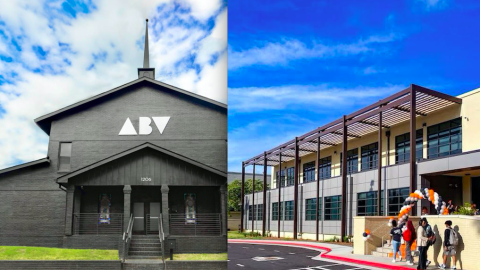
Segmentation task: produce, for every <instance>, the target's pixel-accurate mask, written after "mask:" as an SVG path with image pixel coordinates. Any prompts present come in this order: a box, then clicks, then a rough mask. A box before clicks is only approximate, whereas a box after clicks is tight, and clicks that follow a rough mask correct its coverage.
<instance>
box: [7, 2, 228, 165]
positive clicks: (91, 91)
mask: <svg viewBox="0 0 480 270" xmlns="http://www.w3.org/2000/svg"><path fill="white" fill-rule="evenodd" d="M145 18H149V39H150V42H149V45H150V65H151V66H153V67H155V68H156V76H157V78H156V79H157V80H160V81H163V82H166V83H168V84H172V85H175V86H177V87H180V88H183V89H186V90H188V91H192V92H195V93H198V94H200V95H203V96H206V97H209V98H211V99H215V100H217V101H220V102H223V103H227V91H226V89H227V5H226V1H225V0H202V1H196V0H175V1H169V0H155V1H154V0H143V1H141V0H136V1H130V0H125V1H121V0H116V1H108V0H96V1H88V0H87V1H77V0H66V1H42V0H15V1H11V0H0V153H1V158H0V169H2V168H5V167H9V166H12V165H16V164H19V163H23V162H28V161H32V160H35V159H39V158H43V157H45V156H46V154H47V146H48V137H47V135H46V134H44V133H43V131H41V130H40V128H38V127H37V126H36V125H35V123H34V122H33V119H35V118H36V117H39V116H41V115H44V114H46V113H49V112H52V111H55V110H57V109H59V108H62V107H64V106H67V105H70V104H72V103H74V102H76V101H79V100H82V99H85V98H88V97H90V96H92V95H96V94H99V93H101V92H104V91H107V90H110V89H112V88H114V87H116V86H119V85H122V84H124V83H127V82H129V81H132V80H135V79H136V78H137V68H138V67H142V63H143V46H144V33H145Z"/></svg>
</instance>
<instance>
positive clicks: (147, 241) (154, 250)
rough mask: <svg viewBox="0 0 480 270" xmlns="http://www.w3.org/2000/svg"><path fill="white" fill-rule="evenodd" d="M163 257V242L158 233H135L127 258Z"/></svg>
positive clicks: (156, 258) (150, 258)
mask: <svg viewBox="0 0 480 270" xmlns="http://www.w3.org/2000/svg"><path fill="white" fill-rule="evenodd" d="M161 258H162V244H161V243H160V240H159V239H158V236H157V235H133V236H132V240H131V242H130V248H129V250H128V256H127V259H129V260H131V259H133V260H158V259H161Z"/></svg>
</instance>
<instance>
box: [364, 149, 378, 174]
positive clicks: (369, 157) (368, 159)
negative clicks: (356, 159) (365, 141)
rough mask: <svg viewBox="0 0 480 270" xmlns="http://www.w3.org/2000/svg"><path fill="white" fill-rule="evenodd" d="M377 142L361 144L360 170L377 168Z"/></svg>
mask: <svg viewBox="0 0 480 270" xmlns="http://www.w3.org/2000/svg"><path fill="white" fill-rule="evenodd" d="M377 160H378V142H375V143H372V144H369V145H365V146H362V171H366V170H371V169H375V168H377Z"/></svg>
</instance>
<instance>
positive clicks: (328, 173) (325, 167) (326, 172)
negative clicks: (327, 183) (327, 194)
mask: <svg viewBox="0 0 480 270" xmlns="http://www.w3.org/2000/svg"><path fill="white" fill-rule="evenodd" d="M319 169H320V179H328V178H330V177H332V157H331V156H330V157H324V158H321V159H320V167H319Z"/></svg>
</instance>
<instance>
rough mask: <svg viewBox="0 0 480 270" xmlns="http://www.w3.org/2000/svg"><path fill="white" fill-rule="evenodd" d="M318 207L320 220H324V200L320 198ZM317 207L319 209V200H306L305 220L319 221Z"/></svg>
mask: <svg viewBox="0 0 480 270" xmlns="http://www.w3.org/2000/svg"><path fill="white" fill-rule="evenodd" d="M319 202H320V203H319V205H318V220H322V198H321V197H320V198H319ZM316 207H317V198H309V199H305V220H307V221H311V220H317V219H316Z"/></svg>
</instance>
